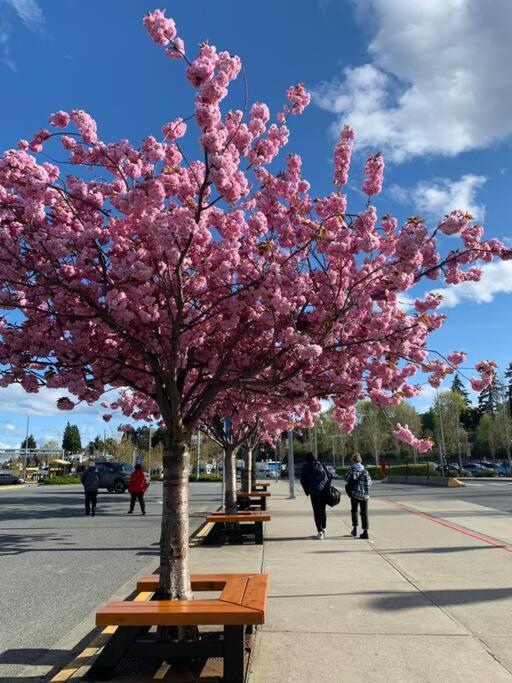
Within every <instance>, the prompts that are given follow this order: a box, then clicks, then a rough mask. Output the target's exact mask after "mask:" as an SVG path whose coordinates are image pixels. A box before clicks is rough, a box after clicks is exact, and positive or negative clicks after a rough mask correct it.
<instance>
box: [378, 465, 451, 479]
mask: <svg viewBox="0 0 512 683" xmlns="http://www.w3.org/2000/svg"><path fill="white" fill-rule="evenodd" d="M389 474H390V475H391V476H395V477H438V476H439V472H438V471H437V469H436V468H435V467H434V465H428V464H425V465H391V467H390V468H389Z"/></svg>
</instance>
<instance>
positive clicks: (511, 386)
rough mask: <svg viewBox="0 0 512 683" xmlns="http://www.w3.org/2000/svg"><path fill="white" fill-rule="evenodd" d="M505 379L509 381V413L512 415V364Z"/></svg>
mask: <svg viewBox="0 0 512 683" xmlns="http://www.w3.org/2000/svg"><path fill="white" fill-rule="evenodd" d="M505 379H506V380H507V384H506V390H507V398H508V408H509V412H510V413H512V363H509V364H508V368H507V369H506V370H505Z"/></svg>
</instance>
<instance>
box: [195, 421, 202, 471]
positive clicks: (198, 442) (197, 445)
mask: <svg viewBox="0 0 512 683" xmlns="http://www.w3.org/2000/svg"><path fill="white" fill-rule="evenodd" d="M196 449H197V450H196V455H197V464H196V481H198V480H199V462H200V459H201V432H200V430H199V429H198V430H197V444H196Z"/></svg>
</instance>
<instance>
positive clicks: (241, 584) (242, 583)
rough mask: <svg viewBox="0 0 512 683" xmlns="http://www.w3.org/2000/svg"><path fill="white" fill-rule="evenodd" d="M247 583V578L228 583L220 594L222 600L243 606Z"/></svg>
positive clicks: (232, 580)
mask: <svg viewBox="0 0 512 683" xmlns="http://www.w3.org/2000/svg"><path fill="white" fill-rule="evenodd" d="M247 581H248V578H247V577H246V576H243V577H238V578H236V579H231V581H228V582H227V583H226V585H225V587H224V590H223V591H222V593H221V594H220V599H221V600H224V601H225V602H232V603H235V604H236V605H241V604H242V599H243V597H244V593H245V589H246V588H247Z"/></svg>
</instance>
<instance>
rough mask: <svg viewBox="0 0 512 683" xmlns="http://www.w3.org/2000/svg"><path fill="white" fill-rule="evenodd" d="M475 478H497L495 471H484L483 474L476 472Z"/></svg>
mask: <svg viewBox="0 0 512 683" xmlns="http://www.w3.org/2000/svg"><path fill="white" fill-rule="evenodd" d="M474 476H475V477H496V476H497V475H496V472H495V470H482V471H481V472H475V474H474Z"/></svg>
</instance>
